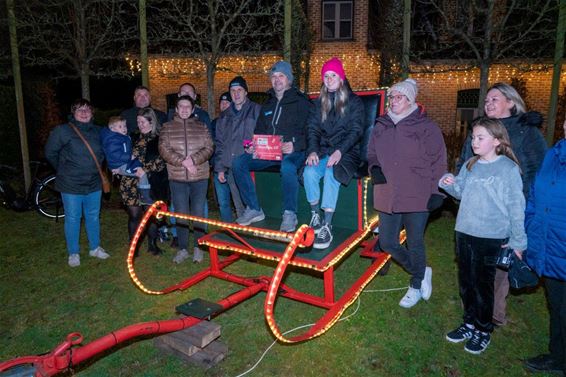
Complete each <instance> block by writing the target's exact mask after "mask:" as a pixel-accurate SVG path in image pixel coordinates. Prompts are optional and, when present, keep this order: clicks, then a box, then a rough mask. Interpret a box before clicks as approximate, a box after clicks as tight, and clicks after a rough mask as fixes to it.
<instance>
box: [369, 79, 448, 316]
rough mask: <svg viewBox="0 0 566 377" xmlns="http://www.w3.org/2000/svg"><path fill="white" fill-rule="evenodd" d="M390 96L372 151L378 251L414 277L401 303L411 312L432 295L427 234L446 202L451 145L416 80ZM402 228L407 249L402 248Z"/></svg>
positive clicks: (394, 89) (395, 87) (373, 136)
mask: <svg viewBox="0 0 566 377" xmlns="http://www.w3.org/2000/svg"><path fill="white" fill-rule="evenodd" d="M387 96H388V99H389V110H388V112H387V113H386V114H385V115H384V116H382V117H380V118H379V119H378V120H377V122H376V124H375V127H374V129H373V131H372V134H371V137H370V141H369V146H368V164H369V170H370V174H371V176H372V180H373V183H374V188H373V205H374V207H375V209H376V210H377V211H378V213H379V242H378V243H377V244H376V248H377V249H379V250H380V251H386V252H388V253H390V254H391V256H392V257H393V259H394V260H395V261H397V263H399V264H400V265H401V266H402V267H403V268H404V269H405V270H407V272H408V273H409V274H410V275H411V279H410V284H409V289H408V290H407V293H406V294H405V296H404V297H403V298H402V299H401V301H400V302H399V305H400V306H402V307H404V308H410V307H412V306H414V305H415V304H416V303H417V302H418V301H419V300H420V299H421V298H423V299H425V300H428V299H429V298H430V295H431V293H432V269H431V268H430V267H427V266H426V252H425V244H424V231H425V227H426V223H427V220H428V215H429V211H432V210H434V209H436V208H438V207H440V206H441V205H442V201H443V199H444V197H443V195H442V194H440V192H439V191H438V180H439V179H440V177H441V176H442V175H443V174H444V173H445V172H446V169H447V164H446V146H445V145H444V139H443V138H442V132H441V131H440V128H439V127H438V125H437V124H436V123H435V122H433V121H432V120H431V119H429V118H428V117H427V116H426V114H425V112H424V110H423V109H422V108H421V107H420V106H418V105H417V103H416V102H415V99H416V96H417V83H416V82H415V81H414V80H412V79H407V80H405V81H401V82H399V83H397V84H395V85H393V86H392V87H391V88H390V89H389V90H388V91H387ZM402 227H405V229H406V232H407V247H405V246H403V245H401V244H400V243H399V232H400V231H401V229H402Z"/></svg>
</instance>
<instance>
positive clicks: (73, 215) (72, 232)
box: [61, 190, 102, 254]
mask: <svg viewBox="0 0 566 377" xmlns="http://www.w3.org/2000/svg"><path fill="white" fill-rule="evenodd" d="M61 197H62V198H63V208H64V210H65V227H64V228H65V240H66V241H67V252H68V253H69V254H78V253H79V251H80V247H79V237H80V232H81V217H82V216H83V215H84V218H85V228H86V235H87V237H88V244H89V247H90V250H94V249H96V248H97V247H98V246H100V198H101V197H102V191H100V190H99V191H95V192H91V193H90V194H85V195H81V194H67V193H64V192H62V193H61Z"/></svg>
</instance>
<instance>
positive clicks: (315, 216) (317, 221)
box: [309, 211, 322, 234]
mask: <svg viewBox="0 0 566 377" xmlns="http://www.w3.org/2000/svg"><path fill="white" fill-rule="evenodd" d="M311 214H312V216H311V221H310V223H309V226H310V227H311V228H313V229H314V234H318V233H319V232H320V228H322V219H321V218H320V214H319V213H318V212H317V211H311Z"/></svg>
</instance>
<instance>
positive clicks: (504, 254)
mask: <svg viewBox="0 0 566 377" xmlns="http://www.w3.org/2000/svg"><path fill="white" fill-rule="evenodd" d="M513 253H514V251H513V249H512V248H510V247H502V248H501V250H500V251H499V255H498V256H497V262H496V263H497V267H499V268H502V269H504V270H508V269H509V266H510V265H511V258H512V256H513Z"/></svg>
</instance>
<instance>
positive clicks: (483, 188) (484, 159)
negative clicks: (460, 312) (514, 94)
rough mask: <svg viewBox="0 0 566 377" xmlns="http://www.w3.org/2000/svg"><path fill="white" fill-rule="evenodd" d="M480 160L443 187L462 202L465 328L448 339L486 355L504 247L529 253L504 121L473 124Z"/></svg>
mask: <svg viewBox="0 0 566 377" xmlns="http://www.w3.org/2000/svg"><path fill="white" fill-rule="evenodd" d="M472 149H473V151H474V154H475V156H474V157H472V158H471V159H469V160H468V161H467V162H466V163H465V164H464V166H462V168H461V170H460V173H459V174H458V176H457V177H454V176H453V175H452V174H445V175H444V176H443V177H442V178H441V179H440V182H439V186H440V187H441V188H442V189H444V190H445V191H446V192H447V193H449V194H450V195H452V196H453V197H454V198H456V199H458V200H461V203H460V209H459V211H458V216H457V218H456V229H455V230H456V253H457V259H458V281H459V286H460V297H461V298H462V302H463V305H464V316H463V319H464V323H463V324H462V325H460V326H459V327H458V328H456V329H455V330H453V331H451V332H449V333H448V334H447V335H446V339H447V340H448V341H450V342H452V343H459V342H463V341H466V345H465V347H464V349H465V350H466V351H468V352H470V353H473V354H479V353H481V352H483V351H484V350H485V349H486V348H487V346H488V345H489V343H490V339H491V335H490V334H491V332H492V331H493V323H492V322H491V319H492V315H493V284H494V279H495V266H496V259H497V255H498V254H499V251H500V249H501V248H502V247H510V248H511V249H513V250H514V251H515V253H516V254H517V255H518V256H519V257H521V255H522V252H523V250H525V249H526V248H527V237H526V235H525V230H524V225H523V224H524V217H525V216H524V212H525V198H524V195H523V184H522V181H521V171H520V169H519V166H518V162H517V158H516V157H515V155H514V153H513V151H512V150H511V147H510V142H509V136H508V134H507V131H506V130H505V127H504V126H503V124H502V123H501V121H499V120H497V119H489V118H480V119H478V120H476V121H475V122H474V124H473V132H472Z"/></svg>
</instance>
